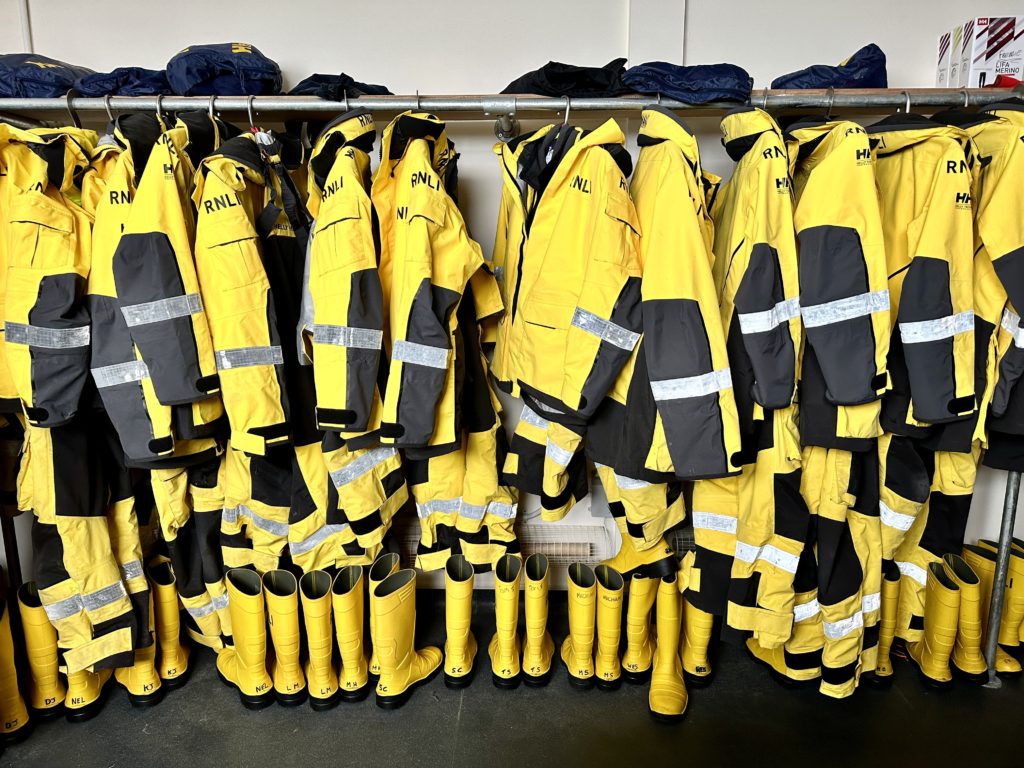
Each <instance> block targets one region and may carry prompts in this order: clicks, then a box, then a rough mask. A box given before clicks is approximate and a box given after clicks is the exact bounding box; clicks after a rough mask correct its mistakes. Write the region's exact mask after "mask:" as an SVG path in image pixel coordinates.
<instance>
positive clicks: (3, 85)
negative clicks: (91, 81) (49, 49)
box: [0, 53, 93, 99]
mask: <svg viewBox="0 0 1024 768" xmlns="http://www.w3.org/2000/svg"><path fill="white" fill-rule="evenodd" d="M92 73H93V72H92V70H91V69H86V68H85V67H76V66H74V65H73V64H65V63H64V62H63V61H57V60H56V59H51V58H49V57H48V56H40V55H39V54H38V53H8V54H4V55H0V98H5V99H18V98H22V99H24V98H28V99H52V98H55V97H57V96H63V95H64V94H65V93H67V92H68V91H70V90H71V89H72V88H73V87H74V85H75V81H76V80H77V79H78V78H80V77H85V76H86V75H91V74H92Z"/></svg>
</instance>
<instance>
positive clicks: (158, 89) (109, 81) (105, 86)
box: [75, 67, 172, 98]
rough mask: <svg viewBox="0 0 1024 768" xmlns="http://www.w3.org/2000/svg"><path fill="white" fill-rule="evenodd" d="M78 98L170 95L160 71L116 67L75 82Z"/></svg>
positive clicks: (162, 72)
mask: <svg viewBox="0 0 1024 768" xmlns="http://www.w3.org/2000/svg"><path fill="white" fill-rule="evenodd" d="M75 93H77V94H78V95H79V96H92V97H95V98H99V97H100V96H107V95H110V96H159V95H167V94H170V93H172V91H171V84H170V83H168V82H167V74H166V73H165V72H164V71H163V70H162V69H144V68H142V67H118V68H117V69H112V70H110V71H109V72H94V73H93V74H91V75H86V76H85V77H80V78H78V80H77V81H75Z"/></svg>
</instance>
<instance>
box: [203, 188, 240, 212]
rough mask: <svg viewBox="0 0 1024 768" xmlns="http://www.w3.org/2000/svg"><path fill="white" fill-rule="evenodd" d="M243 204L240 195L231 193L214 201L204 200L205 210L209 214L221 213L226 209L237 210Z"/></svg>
mask: <svg viewBox="0 0 1024 768" xmlns="http://www.w3.org/2000/svg"><path fill="white" fill-rule="evenodd" d="M241 204H242V198H241V197H239V196H238V193H237V192H229V193H225V194H223V195H217V196H216V197H215V198H213V200H204V201H203V210H205V211H206V212H207V213H215V212H216V211H220V210H223V209H225V208H237V207H238V206H240V205H241Z"/></svg>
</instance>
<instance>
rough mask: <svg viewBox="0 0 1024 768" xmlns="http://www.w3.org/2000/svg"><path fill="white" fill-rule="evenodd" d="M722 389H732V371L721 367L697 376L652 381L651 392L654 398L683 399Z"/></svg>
mask: <svg viewBox="0 0 1024 768" xmlns="http://www.w3.org/2000/svg"><path fill="white" fill-rule="evenodd" d="M723 389H732V372H731V371H730V370H729V369H728V368H722V369H720V370H717V371H711V373H703V374H701V375H699V376H686V377H684V378H681V379H665V380H663V381H652V382H651V392H652V393H653V394H654V399H655V400H659V401H660V400H684V399H686V398H690V397H703V396H704V395H710V394H712V393H714V392H721V391H722V390H723Z"/></svg>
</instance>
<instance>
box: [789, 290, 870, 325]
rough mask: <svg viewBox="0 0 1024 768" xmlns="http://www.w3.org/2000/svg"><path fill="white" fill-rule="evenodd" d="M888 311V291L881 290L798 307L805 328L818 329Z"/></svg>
mask: <svg viewBox="0 0 1024 768" xmlns="http://www.w3.org/2000/svg"><path fill="white" fill-rule="evenodd" d="M888 310H889V290H888V289H887V288H883V289H882V290H880V291H873V292H871V293H862V294H860V295H859V296H850V297H848V298H845V299H836V300H835V301H827V302H825V303H824V304H812V305H811V306H808V307H800V314H801V316H802V317H803V320H804V327H805V328H818V327H820V326H822V325H832V323H841V322H843V321H844V320H853V319H854V318H855V317H864V316H865V315H870V314H873V313H875V312H886V311H888Z"/></svg>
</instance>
